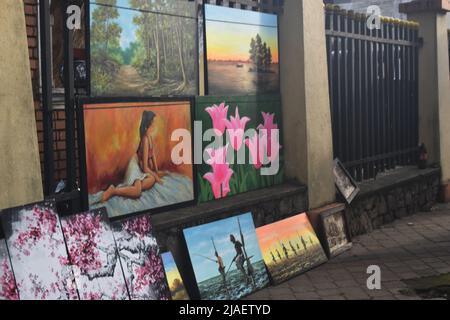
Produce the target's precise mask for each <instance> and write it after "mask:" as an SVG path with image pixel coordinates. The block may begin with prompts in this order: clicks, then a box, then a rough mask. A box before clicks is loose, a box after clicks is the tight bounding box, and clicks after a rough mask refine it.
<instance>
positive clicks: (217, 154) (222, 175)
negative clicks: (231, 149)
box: [203, 145, 234, 199]
mask: <svg viewBox="0 0 450 320" xmlns="http://www.w3.org/2000/svg"><path fill="white" fill-rule="evenodd" d="M227 151H228V145H226V146H225V147H222V148H219V149H217V150H214V149H207V150H206V152H207V153H208V155H209V157H210V159H209V160H208V161H207V164H209V165H210V166H211V168H212V172H208V173H207V174H205V175H204V176H203V178H204V179H206V180H207V181H208V182H209V183H210V184H211V187H212V190H213V193H214V198H216V199H220V198H223V197H226V196H227V195H228V193H229V192H230V191H231V190H230V179H231V177H232V176H233V173H234V172H233V170H232V169H230V165H229V164H228V163H227V161H226V156H227Z"/></svg>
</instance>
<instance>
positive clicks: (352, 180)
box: [333, 159, 361, 204]
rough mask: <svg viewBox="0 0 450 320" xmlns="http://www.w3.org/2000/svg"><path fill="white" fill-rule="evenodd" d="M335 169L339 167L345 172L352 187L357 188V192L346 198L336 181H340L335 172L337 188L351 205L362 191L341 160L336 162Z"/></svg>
mask: <svg viewBox="0 0 450 320" xmlns="http://www.w3.org/2000/svg"><path fill="white" fill-rule="evenodd" d="M335 167H339V168H340V169H341V170H342V171H343V172H344V174H345V175H346V176H347V178H348V179H349V180H350V182H351V183H352V185H353V186H354V187H355V190H354V191H353V192H352V194H351V195H350V196H349V197H348V198H346V197H345V196H344V193H343V191H342V190H341V189H340V188H339V185H338V184H337V183H336V179H338V177H336V176H335V175H334V172H333V176H334V178H335V185H336V188H337V189H338V190H339V193H340V194H341V196H342V197H343V198H344V199H345V201H347V203H348V204H351V203H352V201H353V200H354V199H355V197H356V196H357V195H358V193H359V191H361V190H360V188H359V186H358V184H357V183H356V181H355V179H353V177H352V176H351V175H350V173H349V172H348V171H347V169H346V168H345V167H344V165H343V164H342V162H341V161H340V160H339V159H335V160H334V162H333V168H335ZM333 171H334V170H333Z"/></svg>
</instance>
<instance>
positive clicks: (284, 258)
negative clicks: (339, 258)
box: [256, 213, 327, 284]
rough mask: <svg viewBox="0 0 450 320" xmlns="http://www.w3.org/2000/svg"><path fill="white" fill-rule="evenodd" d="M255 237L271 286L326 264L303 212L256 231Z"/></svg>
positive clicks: (317, 241)
mask: <svg viewBox="0 0 450 320" xmlns="http://www.w3.org/2000/svg"><path fill="white" fill-rule="evenodd" d="M256 234H257V235H258V240H259V245H260V246H261V250H262V252H263V257H264V261H265V263H266V265H267V268H268V270H269V273H270V275H271V277H272V281H273V282H274V283H277V284H278V283H281V282H284V281H286V280H288V279H290V278H292V277H294V276H296V275H298V274H300V273H303V272H306V271H308V270H310V269H311V268H314V267H316V266H318V265H320V264H322V263H324V262H326V261H327V256H326V255H325V252H324V251H323V249H322V246H321V244H320V241H319V239H318V238H317V236H316V233H315V232H314V229H313V227H312V226H311V224H310V222H309V219H308V217H307V216H306V213H302V214H300V215H297V216H295V217H292V218H288V219H285V220H282V221H279V222H275V223H273V224H270V225H266V226H264V227H261V228H258V229H257V230H256Z"/></svg>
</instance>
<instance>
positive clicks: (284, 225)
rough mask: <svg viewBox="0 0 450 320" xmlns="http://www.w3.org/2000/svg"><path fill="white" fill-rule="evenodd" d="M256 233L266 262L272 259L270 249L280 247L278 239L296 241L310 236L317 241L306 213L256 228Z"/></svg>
mask: <svg viewBox="0 0 450 320" xmlns="http://www.w3.org/2000/svg"><path fill="white" fill-rule="evenodd" d="M256 234H257V236H258V242H259V245H260V248H261V251H262V253H263V256H264V260H265V261H266V262H267V261H271V260H272V258H271V256H270V250H273V248H278V249H280V241H281V242H287V241H289V240H292V241H293V242H295V241H297V242H298V241H299V237H301V236H303V237H304V238H305V241H306V240H307V241H309V237H311V238H312V240H313V241H314V242H315V243H319V241H318V239H317V237H316V235H315V233H314V229H313V228H312V226H311V224H310V222H309V219H308V217H307V215H306V213H303V214H299V215H297V216H295V217H292V218H288V219H285V220H282V221H279V222H276V223H274V224H270V225H267V226H264V227H261V228H258V229H257V230H256Z"/></svg>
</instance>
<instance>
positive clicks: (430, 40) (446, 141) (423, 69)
mask: <svg viewBox="0 0 450 320" xmlns="http://www.w3.org/2000/svg"><path fill="white" fill-rule="evenodd" d="M409 18H410V19H413V20H415V21H417V22H419V24H420V29H419V36H420V37H422V38H423V39H424V44H423V46H422V47H421V49H420V54H419V133H420V139H421V141H423V142H424V143H425V144H426V146H427V149H428V153H429V157H430V162H432V163H433V162H435V163H440V164H441V167H442V183H443V184H447V183H448V181H449V180H450V79H449V72H448V70H449V56H448V36H447V28H446V19H447V16H446V15H445V14H442V13H436V12H420V13H413V14H410V15H409Z"/></svg>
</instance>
